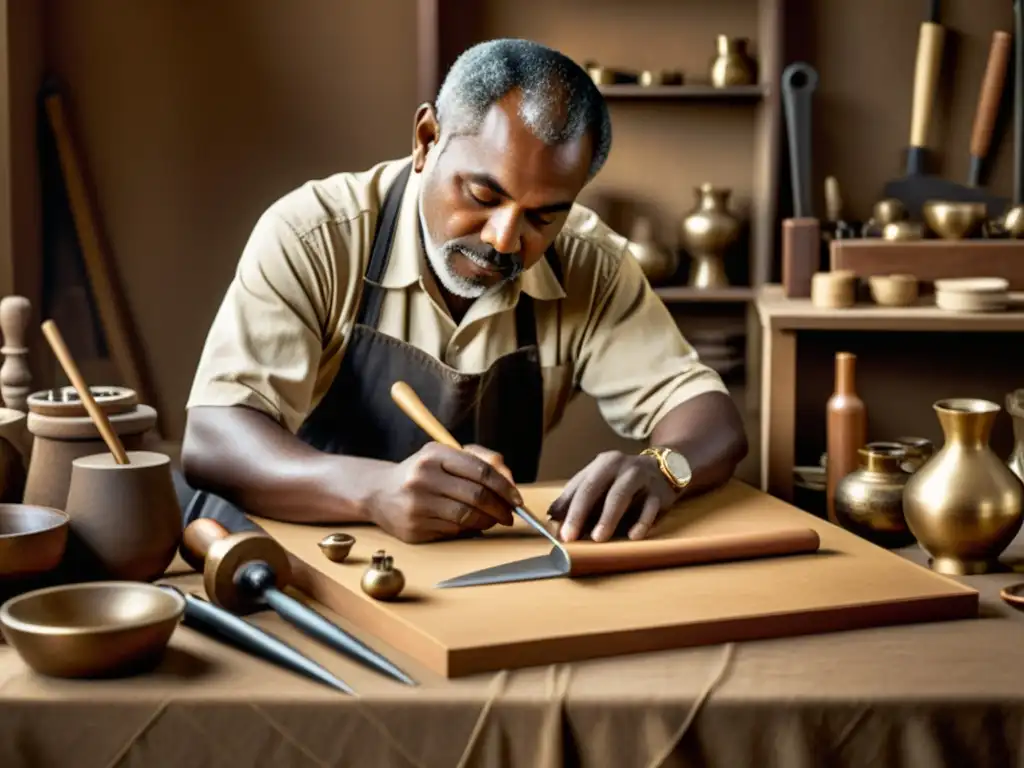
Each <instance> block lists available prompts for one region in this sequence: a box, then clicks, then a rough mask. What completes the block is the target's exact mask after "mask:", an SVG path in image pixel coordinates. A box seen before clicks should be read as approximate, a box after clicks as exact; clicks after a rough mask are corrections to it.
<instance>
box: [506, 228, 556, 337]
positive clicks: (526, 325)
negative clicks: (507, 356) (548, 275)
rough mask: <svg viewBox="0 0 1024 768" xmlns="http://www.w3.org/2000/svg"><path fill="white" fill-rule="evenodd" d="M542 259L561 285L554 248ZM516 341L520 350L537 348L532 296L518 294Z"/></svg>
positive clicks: (549, 249) (535, 320)
mask: <svg viewBox="0 0 1024 768" xmlns="http://www.w3.org/2000/svg"><path fill="white" fill-rule="evenodd" d="M544 258H545V259H546V260H547V262H548V266H549V267H551V271H552V272H554V273H555V279H556V280H558V284H559V285H562V260H561V259H559V258H558V253H557V252H556V251H555V246H554V245H551V246H549V247H548V249H547V251H546V252H545V253H544ZM516 341H517V343H518V345H519V348H520V349H523V348H524V347H535V346H537V319H536V317H535V315H534V310H533V296H530V295H529V294H526V293H522V292H520V293H519V303H517V304H516Z"/></svg>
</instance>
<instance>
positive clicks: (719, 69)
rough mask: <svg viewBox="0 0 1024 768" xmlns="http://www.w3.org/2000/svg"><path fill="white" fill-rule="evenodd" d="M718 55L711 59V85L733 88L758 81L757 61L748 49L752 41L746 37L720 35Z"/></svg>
mask: <svg viewBox="0 0 1024 768" xmlns="http://www.w3.org/2000/svg"><path fill="white" fill-rule="evenodd" d="M715 45H716V48H717V50H718V53H717V55H716V56H715V58H714V59H712V60H711V85H713V86H714V87H715V88H732V87H735V86H737V85H753V84H754V83H756V82H757V62H756V61H755V60H754V58H753V57H752V56H751V55H750V53H749V51H748V50H747V48H748V46H749V45H750V41H749V40H747V39H746V38H745V37H729V36H728V35H718V37H717V38H716V40H715Z"/></svg>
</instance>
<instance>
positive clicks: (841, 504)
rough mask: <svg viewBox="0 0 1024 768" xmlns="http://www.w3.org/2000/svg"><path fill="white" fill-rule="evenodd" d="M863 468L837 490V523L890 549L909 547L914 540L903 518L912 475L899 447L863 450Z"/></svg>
mask: <svg viewBox="0 0 1024 768" xmlns="http://www.w3.org/2000/svg"><path fill="white" fill-rule="evenodd" d="M858 453H859V457H860V466H859V467H858V468H857V469H856V470H854V471H853V472H851V473H850V474H848V475H846V477H844V478H843V479H842V480H840V481H839V484H838V485H837V486H836V495H835V512H836V520H837V521H838V522H839V524H840V525H841V526H842V527H843V528H845V529H846V530H848V531H850V532H852V533H855V534H857V535H858V536H860V537H862V538H864V539H867V540H868V541H870V542H872V543H873V544H877V545H879V546H881V547H885V548H887V549H895V548H897V547H906V546H908V545H910V544H913V543H914V537H913V535H912V534H911V533H910V529H909V528H908V527H907V521H906V519H905V518H904V517H903V489H904V488H905V487H906V485H907V481H908V480H910V477H911V473H909V472H907V471H906V470H905V469H904V466H903V465H904V462H905V461H906V460H907V451H906V449H904V448H903V447H902V446H900V445H896V444H894V443H888V444H878V443H876V444H869V445H867V446H865V447H864V448H861V449H860V451H859V452H858Z"/></svg>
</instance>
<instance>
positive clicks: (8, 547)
mask: <svg viewBox="0 0 1024 768" xmlns="http://www.w3.org/2000/svg"><path fill="white" fill-rule="evenodd" d="M68 521H69V518H68V516H67V515H66V514H65V513H64V512H61V511H60V510H59V509H52V508H50V507H37V506H34V505H32V504H0V579H20V578H25V577H28V576H36V575H39V574H41V573H47V572H49V571H52V570H53V569H54V568H56V567H57V566H58V565H60V562H61V560H62V559H63V558H64V550H65V549H66V548H67V544H68Z"/></svg>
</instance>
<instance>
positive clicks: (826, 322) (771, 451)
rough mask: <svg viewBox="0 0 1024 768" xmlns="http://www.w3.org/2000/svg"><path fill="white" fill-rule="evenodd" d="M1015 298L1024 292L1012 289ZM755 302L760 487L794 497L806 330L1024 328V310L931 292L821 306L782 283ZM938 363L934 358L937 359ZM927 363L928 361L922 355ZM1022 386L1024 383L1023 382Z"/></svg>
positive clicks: (763, 292) (1011, 330)
mask: <svg viewBox="0 0 1024 768" xmlns="http://www.w3.org/2000/svg"><path fill="white" fill-rule="evenodd" d="M1012 297H1013V300H1014V301H1015V302H1017V301H1021V300H1022V299H1024V295H1020V294H1012ZM754 305H755V308H756V311H757V315H758V319H759V321H760V323H761V331H762V336H761V413H760V418H761V428H760V430H761V434H760V442H761V445H760V448H761V490H763V491H766V492H768V493H770V494H772V495H773V496H777V497H778V498H780V499H784V500H786V501H792V500H793V466H794V463H795V454H796V445H795V439H796V414H797V411H798V403H797V369H798V365H797V350H798V346H799V339H800V336H801V334H803V333H805V332H816V331H837V332H850V331H875V332H879V331H881V332H926V333H940V332H946V333H949V332H954V333H971V332H988V333H1022V332H1024V311H1020V310H1014V311H1007V312H992V313H975V314H967V313H963V314H961V313H954V312H948V311H946V310H942V309H938V308H937V307H936V306H935V305H934V302H933V300H932V299H931V298H930V297H922V298H921V300H920V303H919V304H918V305H916V306H912V307H899V308H895V307H881V306H878V305H875V304H858V305H855V306H853V307H850V308H847V309H822V308H819V307H815V306H814V305H813V304H812V303H811V300H810V299H788V298H786V296H785V294H784V292H783V289H782V286H780V285H768V286H765V287H764V288H763V289H761V290H760V291H759V292H758V294H757V296H756V298H755V300H754ZM933 363H934V361H933ZM922 364H924V361H922ZM1020 386H1024V382H1021V384H1020Z"/></svg>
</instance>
